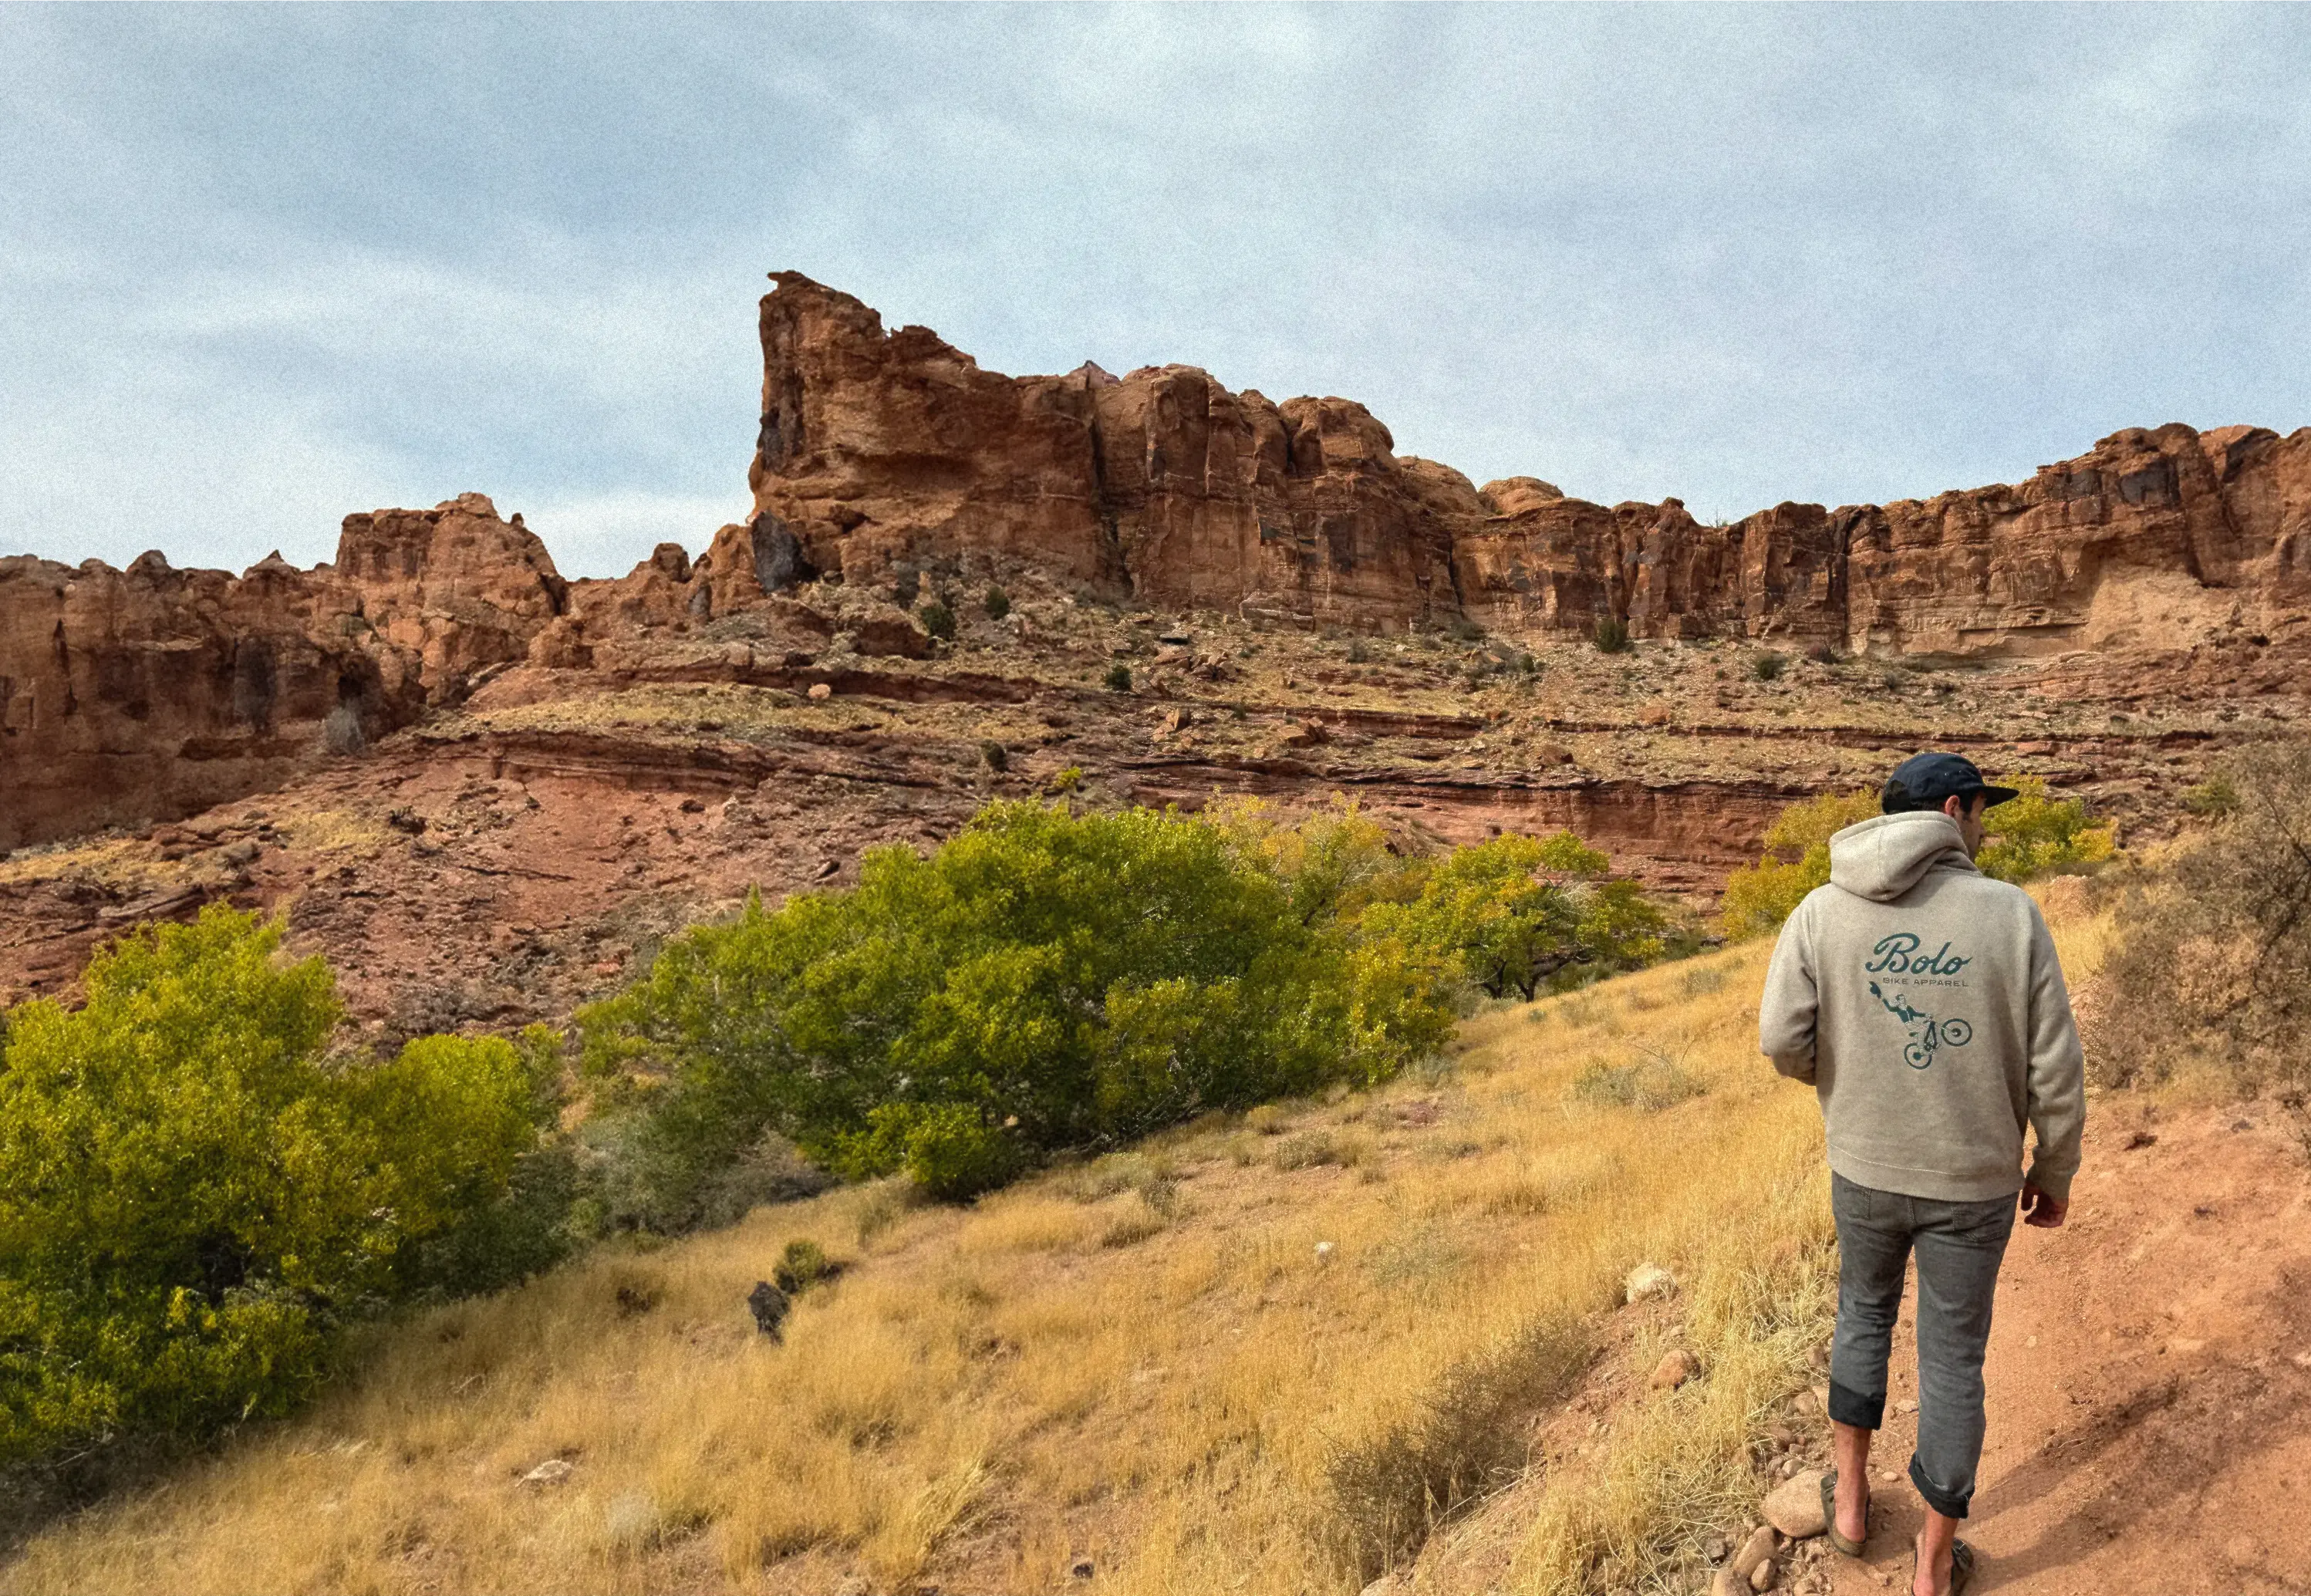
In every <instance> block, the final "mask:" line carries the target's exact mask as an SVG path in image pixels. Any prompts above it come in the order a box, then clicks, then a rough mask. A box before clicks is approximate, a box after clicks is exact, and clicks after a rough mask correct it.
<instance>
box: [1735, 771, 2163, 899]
mask: <svg viewBox="0 0 2311 1596" xmlns="http://www.w3.org/2000/svg"><path fill="white" fill-rule="evenodd" d="M1993 780H1994V781H1997V782H1998V784H1999V785H2001V786H2011V787H2013V788H2014V789H2016V790H2017V792H2018V794H2019V796H2017V797H2016V798H2011V799H2010V800H2008V801H2007V802H2005V803H2002V804H2000V805H1997V806H1996V807H1993V808H1992V809H1990V810H1989V811H1988V812H1987V813H1986V814H1985V815H1984V827H1985V829H1986V831H1987V833H1988V834H1987V838H1986V840H1985V842H1984V845H1983V849H1982V851H1981V853H1980V854H1978V855H1977V856H1976V857H1975V865H1976V866H1978V867H1979V868H1981V870H1982V873H1983V874H1984V875H1985V876H1992V877H1994V878H1995V879H1997V880H2000V881H2011V882H2016V883H2020V882H2025V881H2035V880H2037V879H2038V878H2039V877H2041V876H2052V875H2055V874H2059V873H2061V872H2063V871H2074V870H2081V869H2091V868H2095V867H2097V866H2100V865H2103V864H2106V863H2107V862H2109V860H2110V859H2112V858H2114V857H2115V854H2116V852H2117V839H2116V836H2115V831H2114V828H2113V827H2111V826H2109V825H2107V824H2103V825H2097V824H2094V823H2093V822H2092V821H2091V819H2090V818H2089V815H2088V814H2087V806H2086V802H2085V800H2084V799H2082V798H2056V797H2054V795H2053V794H2052V793H2050V792H2048V791H2047V790H2046V782H2045V778H2044V777H2040V776H2017V777H2014V778H2012V779H2011V780H2010V781H2007V780H2003V779H1998V778H1993ZM1878 813H1879V795H1878V794H1877V793H1875V792H1872V791H1870V790H1868V789H1861V790H1857V791H1853V792H1843V793H1824V794H1823V795H1821V796H1820V797H1818V798H1805V799H1801V801H1799V802H1797V803H1794V804H1792V805H1791V806H1790V807H1788V808H1786V809H1783V811H1782V813H1781V814H1780V815H1778V816H1777V817H1776V818H1775V821H1774V824H1773V827H1772V829H1771V830H1769V831H1768V832H1766V852H1765V856H1764V857H1763V858H1761V859H1758V861H1757V863H1756V864H1754V865H1745V866H1743V867H1741V868H1738V869H1736V870H1734V871H1733V872H1732V874H1731V876H1729V877H1728V878H1727V880H1726V883H1725V894H1724V896H1723V898H1722V900H1721V901H1720V903H1719V904H1718V923H1719V925H1720V926H1721V927H1722V929H1723V930H1724V933H1725V935H1726V936H1728V937H1729V938H1743V937H1757V936H1763V935H1765V934H1766V933H1767V932H1770V931H1776V930H1779V929H1781V925H1782V922H1783V920H1787V919H1789V917H1790V914H1791V911H1793V910H1795V909H1796V908H1797V906H1798V905H1799V904H1800V903H1802V902H1803V901H1804V900H1805V895H1806V894H1808V893H1810V892H1811V891H1813V889H1814V888H1816V887H1818V886H1825V885H1828V882H1829V839H1830V838H1831V836H1832V835H1834V834H1835V833H1838V832H1841V831H1843V830H1844V829H1845V828H1846V827H1847V826H1849V825H1853V824H1857V823H1859V822H1861V821H1864V820H1867V819H1869V818H1870V817H1871V815H1876V814H1878Z"/></svg>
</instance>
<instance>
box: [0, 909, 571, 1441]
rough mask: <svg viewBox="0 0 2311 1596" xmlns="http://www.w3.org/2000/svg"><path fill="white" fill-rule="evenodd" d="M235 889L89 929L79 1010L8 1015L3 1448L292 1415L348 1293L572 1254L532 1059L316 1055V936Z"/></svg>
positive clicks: (320, 1019) (385, 1292) (400, 1292)
mask: <svg viewBox="0 0 2311 1596" xmlns="http://www.w3.org/2000/svg"><path fill="white" fill-rule="evenodd" d="M281 935H282V932H281V927H280V925H279V924H278V923H277V922H273V923H268V922H265V921H262V920H259V919H258V918H257V917H256V916H254V915H249V914H242V913H237V912H235V911H231V910H230V909H226V908H224V907H222V906H214V907H212V908H210V909H209V910H207V911H205V912H204V913H203V914H202V916H201V918H200V920H199V921H198V923H197V924H195V925H191V926H175V925H170V926H161V927H158V928H156V929H147V930H144V931H142V932H139V933H137V934H135V935H133V936H130V937H128V938H123V939H122V940H121V941H119V942H117V943H115V944H113V945H112V946H109V948H106V949H104V950H102V951H100V953H99V954H98V955H96V957H95V958H94V959H93V960H92V962H91V964H90V965H89V970H88V977H87V982H88V1003H87V1006H86V1007H83V1009H81V1010H80V1011H79V1012H78V1013H72V1012H68V1011H66V1010H65V1008H63V1007H61V1006H59V1005H57V1004H56V1003H54V1002H50V1001H46V1000H40V1001H34V1002H30V1003H26V1004H23V1005H21V1006H20V1007H17V1008H15V1009H13V1011H11V1012H10V1013H9V1014H8V1015H7V1016H6V1022H5V1026H4V1029H0V1461H10V1460H23V1459H27V1458H31V1457H36V1456H39V1455H41V1454H44V1453H47V1452H51V1451H53V1450H55V1449H56V1448H57V1447H59V1446H62V1445H65V1444H67V1443H82V1442H87V1441H91V1440H94V1439H98V1438H101V1437H107V1436H112V1435H135V1434H156V1433H157V1434H166V1435H178V1436H197V1435H205V1434H208V1433H211V1432H214V1431H215V1430H217V1429H219V1428H221V1427H222V1426H227V1425H230V1424H232V1423H235V1422H237V1421H239V1420H241V1419H245V1418H249V1417H259V1416H269V1415H275V1414H279V1413H283V1412H285V1411H287V1410H288V1409H289V1408H292V1407H293V1406H294V1405H295V1404H296V1403H297V1402H298V1401H299V1400H301V1399H302V1398H304V1397H305V1396H306V1395H307V1394H309V1393H310V1391H312V1390H313V1389H314V1388H315V1386H316V1385H317V1384H318V1382H320V1380H321V1378H322V1377H323V1375H324V1374H325V1373H326V1372H327V1366H328V1364H329V1361H330V1357H331V1354H332V1352H333V1349H334V1347H335V1346H336V1333H337V1331H338V1330H339V1329H340V1328H341V1327H342V1325H343V1324H344V1321H346V1320H347V1319H348V1318H349V1317H351V1316H352V1315H353V1314H355V1313H359V1312H362V1311H363V1310H364V1309H367V1308H370V1307H373V1306H375V1305H377V1304H382V1303H385V1302H388V1301H391V1300H393V1299H395V1298H397V1297H403V1296H407V1295H412V1294H414V1293H416V1292H419V1291H425V1290H454V1289H475V1288H478V1287H480V1286H487V1285H494V1284H497V1283H499V1282H500V1281H501V1280H502V1279H504V1278H506V1276H507V1274H508V1273H509V1272H510V1271H515V1270H519V1269H528V1268H533V1267H537V1266H539V1265H541V1264H542V1263H543V1262H545V1261H549V1260H550V1259H551V1257H552V1255H553V1254H554V1252H556V1251H557V1250H558V1243H557V1241H556V1237H557V1234H558V1228H559V1224H560V1218H561V1212H560V1208H561V1206H562V1204H563V1201H564V1196H565V1192H566V1187H567V1177H568V1174H569V1171H568V1167H567V1165H566V1163H556V1162H555V1161H554V1160H551V1159H546V1160H540V1159H538V1158H537V1157H536V1149H537V1147H538V1139H539V1129H540V1125H541V1122H542V1121H543V1118H544V1114H545V1109H544V1106H543V1095H542V1093H541V1090H540V1086H539V1082H538V1080H537V1078H536V1074H535V1073H534V1071H535V1069H536V1068H537V1067H538V1066H539V1064H540V1062H541V1060H542V1058H543V1056H544V1055H545V1053H546V1052H547V1051H548V1050H544V1049H541V1048H538V1047H536V1046H533V1047H532V1048H531V1050H530V1051H531V1056H530V1057H529V1058H528V1059H526V1058H525V1056H524V1054H523V1052H522V1051H518V1050H517V1049H516V1048H515V1047H514V1046H513V1045H512V1044H510V1043H509V1042H504V1041H502V1040H499V1039H495V1038H485V1039H477V1040H468V1039H465V1038H460V1037H450V1036H433V1037H425V1038H421V1039H419V1040H417V1041H414V1042H411V1043H409V1044H408V1045H407V1046H406V1047H405V1048H404V1049H403V1050H402V1051H401V1052H400V1054H399V1055H398V1056H397V1058H395V1059H393V1060H389V1061H388V1062H385V1063H382V1064H365V1063H355V1064H351V1065H345V1066H343V1067H336V1066H332V1065H331V1064H330V1063H328V1062H327V1060H326V1059H325V1056H324V1050H325V1049H326V1047H327V1043H328V1041H329V1038H330V1035H331V1033H332V1032H333V1031H334V1030H335V1029H336V1024H337V1019H338V1016H339V1009H338V1006H337V1000H336V990H335V983H334V981H333V980H332V978H331V976H330V974H329V971H328V968H327V965H326V964H323V963H322V962H321V961H320V960H319V959H317V958H315V959H306V960H303V961H301V962H299V963H295V964H290V963H286V962H284V961H283V960H282V959H281V958H279V957H278V954H279V950H280V945H281Z"/></svg>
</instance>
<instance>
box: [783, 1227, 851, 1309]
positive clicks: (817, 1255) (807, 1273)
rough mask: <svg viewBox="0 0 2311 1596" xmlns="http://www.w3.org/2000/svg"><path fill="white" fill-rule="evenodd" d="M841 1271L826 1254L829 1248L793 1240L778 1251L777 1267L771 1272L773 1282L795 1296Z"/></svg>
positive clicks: (810, 1242)
mask: <svg viewBox="0 0 2311 1596" xmlns="http://www.w3.org/2000/svg"><path fill="white" fill-rule="evenodd" d="M841 1272H842V1269H841V1266H840V1265H838V1264H836V1263H835V1262H834V1260H832V1259H830V1258H829V1257H827V1255H826V1249H824V1247H821V1246H820V1245H819V1244H818V1243H816V1242H813V1241H807V1240H798V1241H792V1242H789V1243H787V1244H786V1250H785V1251H784V1252H781V1253H780V1254H779V1262H778V1267H777V1268H776V1269H772V1271H771V1284H772V1285H773V1286H777V1287H778V1288H779V1289H780V1290H781V1291H783V1292H785V1293H786V1294H787V1295H789V1296H793V1295H796V1294H797V1293H798V1292H801V1291H803V1290H805V1289H807V1287H809V1286H815V1285H817V1284H818V1283H819V1282H820V1281H822V1280H832V1279H833V1278H834V1277H835V1276H836V1275H837V1274H839V1273H841Z"/></svg>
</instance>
